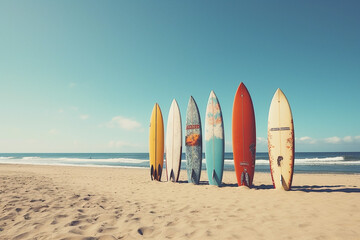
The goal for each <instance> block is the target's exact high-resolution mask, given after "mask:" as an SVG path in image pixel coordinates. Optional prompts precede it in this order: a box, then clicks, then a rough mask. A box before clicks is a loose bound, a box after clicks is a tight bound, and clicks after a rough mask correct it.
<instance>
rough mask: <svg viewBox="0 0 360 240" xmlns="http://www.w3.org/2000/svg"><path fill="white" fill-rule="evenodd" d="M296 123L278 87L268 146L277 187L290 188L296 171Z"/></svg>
mask: <svg viewBox="0 0 360 240" xmlns="http://www.w3.org/2000/svg"><path fill="white" fill-rule="evenodd" d="M294 139H295V138H294V124H293V118H292V114H291V109H290V105H289V102H288V100H287V99H286V97H285V95H284V93H283V92H282V91H281V90H280V89H279V88H278V89H277V91H276V92H275V94H274V97H273V99H272V101H271V105H270V110H269V120H268V148H269V161H270V169H271V177H272V180H273V184H274V187H275V188H276V189H284V190H290V189H291V183H292V178H293V172H294V151H295V144H294Z"/></svg>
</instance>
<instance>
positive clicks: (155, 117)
mask: <svg viewBox="0 0 360 240" xmlns="http://www.w3.org/2000/svg"><path fill="white" fill-rule="evenodd" d="M149 160H150V175H151V180H158V181H161V173H162V168H163V163H164V123H163V118H162V114H161V109H160V107H159V105H158V104H157V103H156V104H155V106H154V108H153V110H152V113H151V119H150V131H149Z"/></svg>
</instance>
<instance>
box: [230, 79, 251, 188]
mask: <svg viewBox="0 0 360 240" xmlns="http://www.w3.org/2000/svg"><path fill="white" fill-rule="evenodd" d="M232 142H233V155H234V166H235V172H236V178H237V182H238V185H239V186H247V187H251V186H252V182H253V179H254V171H255V154H256V126H255V114H254V107H253V103H252V100H251V97H250V94H249V92H248V90H247V88H246V86H245V85H244V83H240V85H239V87H238V89H237V91H236V94H235V98H234V105H233V113H232Z"/></svg>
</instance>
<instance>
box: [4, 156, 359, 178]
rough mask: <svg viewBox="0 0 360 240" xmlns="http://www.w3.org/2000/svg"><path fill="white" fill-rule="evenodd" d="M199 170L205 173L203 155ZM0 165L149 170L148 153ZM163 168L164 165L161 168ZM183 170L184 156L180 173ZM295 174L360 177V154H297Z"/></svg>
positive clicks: (262, 167) (12, 159) (265, 168)
mask: <svg viewBox="0 0 360 240" xmlns="http://www.w3.org/2000/svg"><path fill="white" fill-rule="evenodd" d="M203 158H204V159H203V165H202V169H203V170H205V169H206V160H205V155H203ZM0 163H5V164H35V165H60V166H101V167H125V168H149V154H148V153H0ZM164 167H165V165H164ZM185 168H186V157H185V153H183V154H182V161H181V169H185ZM224 169H225V171H234V160H233V154H232V153H225V166H224ZM255 171H256V172H270V167H269V157H268V153H266V152H260V153H256V165H255ZM294 171H295V173H345V174H356V173H360V152H297V153H295V166H294Z"/></svg>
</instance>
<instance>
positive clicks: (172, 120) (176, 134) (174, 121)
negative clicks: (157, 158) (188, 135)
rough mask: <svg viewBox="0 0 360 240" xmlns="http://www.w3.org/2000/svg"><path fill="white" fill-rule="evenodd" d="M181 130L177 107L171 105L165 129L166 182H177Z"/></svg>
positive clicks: (174, 104)
mask: <svg viewBox="0 0 360 240" xmlns="http://www.w3.org/2000/svg"><path fill="white" fill-rule="evenodd" d="M181 149H182V130H181V115H180V110H179V106H178V104H177V102H176V100H175V99H174V100H173V101H172V103H171V107H170V111H169V116H168V121H167V128H166V147H165V153H166V176H167V180H168V181H173V182H177V181H178V180H179V175H180V167H181V151H182V150H181Z"/></svg>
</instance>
